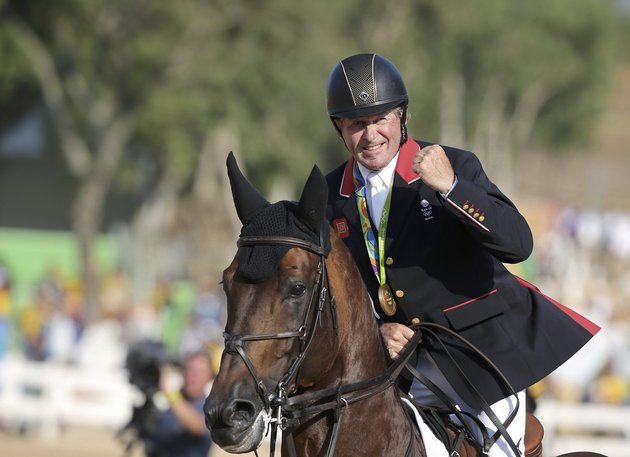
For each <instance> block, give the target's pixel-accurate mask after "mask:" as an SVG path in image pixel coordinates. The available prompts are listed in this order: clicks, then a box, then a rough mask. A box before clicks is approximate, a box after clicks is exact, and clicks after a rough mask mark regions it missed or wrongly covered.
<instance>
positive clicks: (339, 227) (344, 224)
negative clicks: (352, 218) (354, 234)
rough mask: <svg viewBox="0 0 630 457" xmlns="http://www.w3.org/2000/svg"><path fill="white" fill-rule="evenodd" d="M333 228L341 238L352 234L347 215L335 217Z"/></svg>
mask: <svg viewBox="0 0 630 457" xmlns="http://www.w3.org/2000/svg"><path fill="white" fill-rule="evenodd" d="M332 226H333V230H334V231H335V233H337V236H338V237H339V238H348V237H349V236H350V230H349V229H348V221H347V220H346V218H345V217H342V218H341V219H335V220H333V221H332Z"/></svg>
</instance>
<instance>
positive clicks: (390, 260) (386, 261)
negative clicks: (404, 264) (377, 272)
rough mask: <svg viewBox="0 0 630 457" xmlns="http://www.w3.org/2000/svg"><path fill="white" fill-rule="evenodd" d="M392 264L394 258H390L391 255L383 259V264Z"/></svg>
mask: <svg viewBox="0 0 630 457" xmlns="http://www.w3.org/2000/svg"><path fill="white" fill-rule="evenodd" d="M393 264H394V259H392V258H391V257H388V258H386V259H385V265H393Z"/></svg>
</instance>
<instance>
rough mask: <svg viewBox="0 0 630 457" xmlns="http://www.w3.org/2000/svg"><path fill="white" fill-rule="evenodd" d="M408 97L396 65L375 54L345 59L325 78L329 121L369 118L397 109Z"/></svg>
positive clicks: (358, 55) (404, 105)
mask: <svg viewBox="0 0 630 457" xmlns="http://www.w3.org/2000/svg"><path fill="white" fill-rule="evenodd" d="M408 100H409V97H408V95H407V89H406V88H405V83H404V82H403V79H402V76H401V75H400V72H399V71H398V69H397V68H396V66H395V65H394V64H393V63H391V62H390V61H389V60H387V59H386V58H384V57H382V56H380V55H378V54H357V55H354V56H351V57H347V58H345V59H343V60H342V61H341V62H339V63H338V64H337V65H336V66H335V68H333V70H332V72H331V73H330V76H329V77H328V89H327V103H328V115H329V116H330V117H331V118H348V117H357V116H370V115H372V114H376V113H382V112H384V111H387V110H389V109H392V108H395V107H397V106H403V108H404V107H406V105H407V102H408Z"/></svg>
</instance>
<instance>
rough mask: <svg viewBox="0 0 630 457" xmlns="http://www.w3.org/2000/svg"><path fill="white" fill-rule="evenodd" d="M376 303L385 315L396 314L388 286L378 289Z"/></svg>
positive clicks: (393, 300)
mask: <svg viewBox="0 0 630 457" xmlns="http://www.w3.org/2000/svg"><path fill="white" fill-rule="evenodd" d="M378 301H379V303H380V304H381V309H382V310H383V312H384V313H385V314H386V315H388V316H393V315H394V314H396V300H395V299H394V294H393V293H392V289H391V288H390V287H389V285H388V284H383V285H382V286H381V287H379V288H378Z"/></svg>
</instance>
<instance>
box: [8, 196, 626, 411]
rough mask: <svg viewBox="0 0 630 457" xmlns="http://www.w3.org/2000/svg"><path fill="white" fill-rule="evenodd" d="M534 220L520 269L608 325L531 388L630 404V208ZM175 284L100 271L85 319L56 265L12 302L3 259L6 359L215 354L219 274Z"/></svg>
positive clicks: (75, 289)
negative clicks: (139, 291)
mask: <svg viewBox="0 0 630 457" xmlns="http://www.w3.org/2000/svg"><path fill="white" fill-rule="evenodd" d="M532 219H533V224H532V226H533V227H534V232H535V240H536V248H535V251H534V255H533V256H532V258H531V259H529V260H528V261H527V262H525V263H524V264H521V265H517V266H516V267H515V270H516V271H514V272H515V274H517V275H519V276H522V277H524V278H525V279H527V280H530V281H532V282H533V283H535V284H536V285H537V286H539V287H540V289H541V290H542V291H543V292H544V293H545V294H547V295H550V296H551V297H553V298H554V299H556V300H557V301H559V302H560V303H563V304H564V305H566V306H568V307H570V308H573V309H575V310H578V311H580V312H581V313H584V314H585V315H587V316H588V317H589V318H591V319H592V320H594V321H595V322H596V323H597V324H599V325H600V326H601V327H602V328H603V330H602V331H601V332H600V334H598V335H597V336H596V337H595V338H594V339H593V341H592V343H591V344H589V345H588V346H587V347H586V348H585V349H584V350H583V351H581V352H580V353H579V354H578V357H575V358H574V359H572V360H570V361H569V362H568V363H567V364H565V366H563V367H561V368H560V369H559V370H557V372H556V373H554V374H553V375H552V376H550V377H549V378H548V379H545V380H543V381H542V382H541V383H540V385H537V386H535V387H534V388H533V389H532V392H533V393H534V394H535V395H546V396H549V397H552V398H555V399H560V400H569V401H592V402H603V403H612V404H626V405H630V381H629V380H630V332H629V331H628V322H630V319H629V318H630V306H629V304H630V215H629V214H625V213H606V212H594V211H581V210H573V209H555V208H554V209H552V210H550V209H549V208H541V209H538V211H537V213H536V214H534V215H532ZM541 221H543V222H542V223H541ZM177 287H178V286H177V285H176V284H175V283H174V282H172V281H162V282H160V283H158V284H157V285H156V287H155V290H154V292H153V294H152V297H151V299H150V300H149V301H148V303H140V304H139V303H134V300H133V299H132V290H131V285H130V278H129V277H128V275H127V274H126V272H125V271H124V270H123V269H115V270H113V271H110V272H108V273H107V274H106V275H104V277H102V278H101V294H100V302H99V315H100V316H101V319H100V320H99V322H97V323H95V324H92V325H90V326H86V325H85V322H84V321H83V319H82V315H83V294H82V288H81V284H80V282H79V281H78V280H76V279H75V278H67V277H64V276H63V275H62V274H61V273H59V272H58V271H57V270H55V269H54V268H51V269H50V270H49V271H48V273H47V274H46V275H45V277H43V278H42V279H41V281H40V282H39V283H38V284H36V285H35V286H34V287H33V291H32V299H31V302H30V303H29V304H28V305H27V306H21V307H20V308H19V309H15V307H12V302H11V272H10V266H7V265H4V264H2V263H0V357H2V356H3V355H4V354H6V353H7V351H9V350H12V351H18V352H20V353H21V354H22V355H23V356H24V357H25V358H27V359H30V360H33V361H44V360H52V361H60V362H64V363H95V361H98V362H99V363H107V361H108V360H109V363H111V364H120V363H123V362H124V356H125V351H126V350H127V349H128V348H129V347H130V346H131V345H132V344H134V343H136V342H137V341H139V340H141V339H153V340H159V341H161V342H162V343H164V345H165V347H166V348H167V350H168V351H169V353H171V354H173V355H178V354H179V355H183V354H187V353H191V352H194V351H196V350H199V349H206V350H207V349H210V351H211V352H213V353H214V354H216V355H217V357H215V359H216V361H218V360H219V357H218V353H220V350H221V349H222V344H223V337H222V332H223V328H224V325H225V312H226V310H225V299H224V295H223V292H222V291H221V290H220V287H219V285H218V279H217V280H215V281H212V280H210V281H208V283H206V284H194V285H192V287H190V288H189V290H190V292H189V293H188V294H183V296H184V298H183V299H182V298H181V296H182V294H179V295H180V298H179V299H178V298H177V297H176V296H177V295H178V294H177V293H176V288H177ZM116 348H118V349H116ZM116 351H117V352H116Z"/></svg>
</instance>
